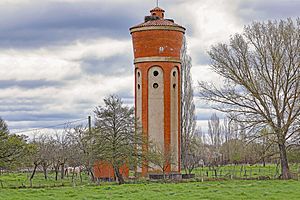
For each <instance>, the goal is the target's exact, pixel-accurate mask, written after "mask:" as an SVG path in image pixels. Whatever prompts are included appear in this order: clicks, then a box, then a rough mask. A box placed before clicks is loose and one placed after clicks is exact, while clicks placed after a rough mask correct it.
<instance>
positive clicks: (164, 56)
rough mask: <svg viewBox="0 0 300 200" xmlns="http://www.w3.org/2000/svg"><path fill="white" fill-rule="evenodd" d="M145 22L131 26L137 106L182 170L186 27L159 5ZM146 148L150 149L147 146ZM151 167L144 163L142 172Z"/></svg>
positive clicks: (175, 168) (146, 128)
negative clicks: (182, 77) (182, 55)
mask: <svg viewBox="0 0 300 200" xmlns="http://www.w3.org/2000/svg"><path fill="white" fill-rule="evenodd" d="M150 13H151V16H146V17H145V22H144V23H142V24H139V25H137V26H134V27H132V28H130V32H131V35H132V40H133V50H134V64H135V110H136V117H137V118H138V119H139V120H140V122H141V125H142V129H143V133H144V134H145V135H146V136H147V138H148V139H149V140H150V141H152V142H153V143H155V144H156V145H157V146H158V147H160V148H161V149H162V151H164V152H171V155H172V157H174V160H175V161H176V162H175V163H176V164H175V163H173V164H171V165H169V166H168V168H167V172H180V69H181V66H180V64H181V60H180V50H181V47H182V41H183V36H184V33H185V28H184V27H182V26H180V25H178V24H175V23H174V21H173V20H171V19H164V13H165V11H164V10H163V9H161V8H159V7H156V8H154V9H152V10H151V11H150ZM144 150H146V149H144ZM147 172H151V170H150V169H149V170H148V168H147V167H146V166H143V168H142V174H143V175H146V174H147Z"/></svg>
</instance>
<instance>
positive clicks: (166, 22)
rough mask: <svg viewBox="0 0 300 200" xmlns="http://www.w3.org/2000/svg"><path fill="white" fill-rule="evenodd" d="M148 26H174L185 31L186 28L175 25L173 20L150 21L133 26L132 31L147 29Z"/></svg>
mask: <svg viewBox="0 0 300 200" xmlns="http://www.w3.org/2000/svg"><path fill="white" fill-rule="evenodd" d="M147 26H173V27H179V28H183V29H185V28H184V27H182V26H180V25H179V24H176V23H174V22H173V21H172V20H167V19H156V20H149V21H147V22H144V23H141V24H138V25H136V26H133V27H131V28H130V29H133V28H140V27H147Z"/></svg>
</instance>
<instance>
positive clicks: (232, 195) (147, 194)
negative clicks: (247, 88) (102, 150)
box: [0, 180, 300, 200]
mask: <svg viewBox="0 0 300 200" xmlns="http://www.w3.org/2000/svg"><path fill="white" fill-rule="evenodd" d="M299 198H300V182H298V181H279V180H268V181H253V180H251V181H249V180H243V181H235V180H230V181H210V182H190V183H177V184H175V183H173V184H172V183H168V184H162V183H148V184H141V183H139V184H125V185H121V186H118V185H115V184H112V185H104V186H101V185H100V186H77V187H61V188H44V189H0V199H3V200H10V199H11V200H35V199H46V200H48V199H49V200H50V199H55V200H58V199H62V200H68V199H70V200H71V199H72V200H73V199H82V200H84V199H151V200H156V199H162V200H163V199H167V200H169V199H172V200H173V199H189V200H190V199H220V200H221V199H222V200H226V199H286V200H290V199H299Z"/></svg>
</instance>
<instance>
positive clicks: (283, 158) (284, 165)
mask: <svg viewBox="0 0 300 200" xmlns="http://www.w3.org/2000/svg"><path fill="white" fill-rule="evenodd" d="M279 152H280V164H281V178H282V179H291V174H290V169H289V163H288V160H287V155H286V146H285V144H284V143H283V144H279Z"/></svg>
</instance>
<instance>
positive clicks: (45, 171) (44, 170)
mask: <svg viewBox="0 0 300 200" xmlns="http://www.w3.org/2000/svg"><path fill="white" fill-rule="evenodd" d="M43 172H44V178H45V180H47V178H48V177H47V167H46V166H45V165H43Z"/></svg>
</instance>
